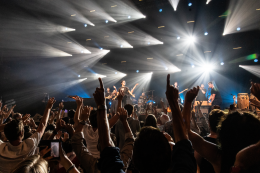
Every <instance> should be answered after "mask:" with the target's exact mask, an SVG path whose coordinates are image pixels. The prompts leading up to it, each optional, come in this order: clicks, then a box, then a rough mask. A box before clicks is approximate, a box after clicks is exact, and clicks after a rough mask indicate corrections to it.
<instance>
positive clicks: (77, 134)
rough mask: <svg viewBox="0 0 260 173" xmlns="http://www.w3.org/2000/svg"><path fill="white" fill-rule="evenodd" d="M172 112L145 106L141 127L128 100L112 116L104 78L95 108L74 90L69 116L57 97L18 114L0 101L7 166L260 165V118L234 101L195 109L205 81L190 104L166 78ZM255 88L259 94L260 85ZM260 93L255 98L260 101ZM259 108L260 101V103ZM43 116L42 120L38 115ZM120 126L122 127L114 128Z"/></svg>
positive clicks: (229, 171)
mask: <svg viewBox="0 0 260 173" xmlns="http://www.w3.org/2000/svg"><path fill="white" fill-rule="evenodd" d="M166 83H167V84H166V98H167V101H168V104H169V108H170V109H171V116H170V117H171V118H170V117H169V116H168V115H167V111H166V109H165V108H164V105H163V104H164V103H163V102H162V105H163V109H162V114H161V116H158V113H159V114H160V112H159V111H158V113H157V109H156V108H155V107H152V109H153V111H154V114H148V113H147V112H146V115H145V122H144V126H143V127H142V128H141V127H140V122H139V120H138V116H137V115H136V112H135V110H134V107H133V105H131V104H126V105H125V106H124V107H123V106H122V99H123V97H124V93H123V92H119V93H118V95H117V100H118V104H117V109H116V110H117V112H116V113H115V114H114V115H112V116H111V117H110V119H109V120H108V116H107V112H108V111H107V105H106V98H105V90H104V88H105V87H104V84H103V81H102V80H101V78H99V87H98V88H96V91H95V92H94V94H93V96H94V100H95V103H96V107H95V108H94V109H92V108H91V107H89V106H87V105H84V104H83V99H82V98H80V97H78V96H75V97H73V99H75V101H76V104H77V107H76V111H72V110H70V111H69V116H68V117H64V112H65V111H64V105H63V103H62V102H61V103H59V107H58V111H57V110H56V111H55V112H52V111H51V109H52V107H53V105H54V103H55V99H54V98H50V99H49V101H48V103H47V105H46V108H45V111H44V113H43V115H42V116H41V115H40V114H37V115H35V117H33V118H31V115H29V114H25V115H22V114H20V113H14V112H13V110H14V108H15V105H14V106H13V107H11V108H10V109H8V108H7V106H6V105H4V106H2V103H0V108H1V109H0V120H1V121H0V173H10V172H11V173H47V172H50V173H54V172H58V173H63V172H64V173H65V172H67V173H79V172H84V173H92V172H93V173H100V172H101V173H123V172H128V173H131V172H133V173H134V172H139V173H168V172H171V173H196V172H200V173H245V172H249V173H251V172H252V173H254V172H259V171H260V166H259V165H260V164H259V163H260V120H259V118H258V117H257V116H256V115H255V114H253V113H252V112H249V111H247V112H245V111H239V110H238V109H236V107H234V106H233V107H231V108H230V110H229V112H228V114H225V112H224V111H222V110H220V109H219V106H218V105H213V110H212V111H211V112H210V113H209V114H206V115H204V114H203V113H202V111H201V104H202V102H200V103H198V104H197V105H196V111H195V110H192V107H193V105H192V104H193V101H194V99H195V98H196V97H197V95H198V92H199V87H196V88H193V89H191V90H189V91H188V92H187V93H186V95H185V100H184V105H183V106H182V105H180V104H179V103H178V98H179V91H178V89H177V88H175V87H173V86H172V85H170V75H168V76H167V81H166ZM250 90H251V93H252V94H253V95H254V96H255V97H256V98H257V99H258V100H259V99H260V84H257V83H252V86H251V88H250ZM258 100H250V101H251V104H254V106H259V105H260V103H259V101H258ZM259 107H260V106H259ZM35 121H37V122H35ZM113 126H115V134H113V133H112V132H111V128H112V127H113Z"/></svg>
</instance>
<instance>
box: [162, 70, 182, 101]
mask: <svg viewBox="0 0 260 173" xmlns="http://www.w3.org/2000/svg"><path fill="white" fill-rule="evenodd" d="M165 94H166V98H167V100H168V102H169V103H174V102H177V100H178V98H179V91H178V89H176V88H175V87H173V85H170V74H168V75H167V85H166V92H165Z"/></svg>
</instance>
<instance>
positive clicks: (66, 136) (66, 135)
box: [61, 132, 70, 142]
mask: <svg viewBox="0 0 260 173" xmlns="http://www.w3.org/2000/svg"><path fill="white" fill-rule="evenodd" d="M63 134H64V137H61V140H62V141H63V142H66V141H67V140H68V139H69V138H70V137H69V134H68V133H67V132H64V133H63Z"/></svg>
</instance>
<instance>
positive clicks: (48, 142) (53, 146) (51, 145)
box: [38, 140, 60, 160]
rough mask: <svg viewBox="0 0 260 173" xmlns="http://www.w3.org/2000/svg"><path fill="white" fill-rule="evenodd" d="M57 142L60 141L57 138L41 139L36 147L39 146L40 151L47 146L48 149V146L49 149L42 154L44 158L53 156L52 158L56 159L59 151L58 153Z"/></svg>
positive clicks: (58, 156)
mask: <svg viewBox="0 0 260 173" xmlns="http://www.w3.org/2000/svg"><path fill="white" fill-rule="evenodd" d="M59 143H60V141H59V140H41V142H40V144H39V145H38V147H39V148H40V151H41V150H43V149H44V148H46V147H47V146H48V149H49V148H50V149H51V151H49V152H48V153H46V154H45V155H44V158H45V157H50V156H53V159H54V160H57V159H60V153H59V149H60V148H59V147H60V145H59Z"/></svg>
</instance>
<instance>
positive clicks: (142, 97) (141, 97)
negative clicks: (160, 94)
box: [139, 93, 147, 100]
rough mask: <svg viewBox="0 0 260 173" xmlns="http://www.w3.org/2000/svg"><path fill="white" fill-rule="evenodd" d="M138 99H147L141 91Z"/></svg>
mask: <svg viewBox="0 0 260 173" xmlns="http://www.w3.org/2000/svg"><path fill="white" fill-rule="evenodd" d="M139 99H143V100H147V96H146V95H145V93H142V95H141V96H140V97H139Z"/></svg>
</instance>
